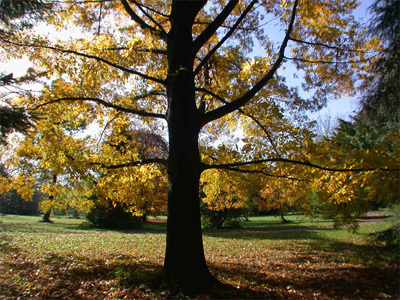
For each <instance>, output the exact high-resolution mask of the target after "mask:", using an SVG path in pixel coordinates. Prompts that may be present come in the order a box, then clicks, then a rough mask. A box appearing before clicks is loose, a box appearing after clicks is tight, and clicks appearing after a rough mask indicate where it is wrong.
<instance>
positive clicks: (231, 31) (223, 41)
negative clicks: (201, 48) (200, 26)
mask: <svg viewBox="0 0 400 300" xmlns="http://www.w3.org/2000/svg"><path fill="white" fill-rule="evenodd" d="M256 2H257V0H253V1H252V2H251V3H250V4H249V5H248V6H247V7H246V9H245V10H244V12H243V13H242V14H241V16H240V17H239V19H238V20H237V21H236V23H235V24H234V25H233V27H232V28H231V29H230V30H229V31H228V32H227V33H226V34H225V36H224V37H223V38H222V39H221V40H220V41H219V42H218V44H217V45H215V47H214V48H212V49H211V51H210V52H208V53H207V55H206V56H205V57H204V59H203V60H202V61H201V62H200V64H199V65H198V66H197V67H196V69H195V71H194V74H197V73H199V72H200V70H201V69H202V68H203V66H204V65H205V64H206V63H207V61H208V60H209V59H210V57H211V56H212V55H213V54H214V53H215V52H216V51H217V50H218V49H219V48H220V47H221V46H222V45H223V43H225V41H226V40H227V39H228V38H229V37H230V36H231V35H232V34H233V33H234V32H235V30H236V29H237V28H238V26H239V24H240V23H241V22H242V21H243V19H244V18H245V17H246V15H247V14H248V13H249V12H250V10H251V9H252V8H253V6H254V5H255V4H256ZM212 24H213V23H211V24H210V26H211V25H212ZM199 37H200V36H199ZM207 40H208V39H207Z"/></svg>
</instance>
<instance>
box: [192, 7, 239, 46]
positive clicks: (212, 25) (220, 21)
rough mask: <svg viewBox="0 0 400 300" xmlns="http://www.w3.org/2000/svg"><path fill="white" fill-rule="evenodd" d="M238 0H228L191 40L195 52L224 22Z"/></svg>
mask: <svg viewBox="0 0 400 300" xmlns="http://www.w3.org/2000/svg"><path fill="white" fill-rule="evenodd" d="M238 2H239V1H238V0H232V1H229V2H228V4H227V5H226V6H225V7H224V9H223V10H222V11H221V13H220V14H219V15H218V16H217V17H216V18H215V19H214V20H213V21H212V22H211V23H210V25H208V26H207V28H206V29H205V30H204V31H203V32H202V33H201V34H200V35H199V36H198V37H197V38H196V40H195V41H194V42H193V51H194V53H197V51H199V49H200V48H201V47H203V45H204V44H205V43H206V42H207V41H208V40H209V39H210V38H211V37H212V35H213V34H214V33H215V32H216V31H217V30H218V28H219V27H220V26H221V25H222V24H223V23H224V22H225V20H226V19H227V18H228V16H229V15H230V13H231V12H232V10H233V9H234V8H235V6H236V5H237V4H238Z"/></svg>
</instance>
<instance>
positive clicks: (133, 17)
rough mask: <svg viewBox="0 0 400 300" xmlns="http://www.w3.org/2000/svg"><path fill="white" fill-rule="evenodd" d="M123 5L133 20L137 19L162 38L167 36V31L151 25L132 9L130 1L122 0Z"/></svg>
mask: <svg viewBox="0 0 400 300" xmlns="http://www.w3.org/2000/svg"><path fill="white" fill-rule="evenodd" d="M121 3H122V5H123V6H124V8H125V11H126V12H127V13H128V14H129V16H130V17H131V19H132V20H133V21H135V22H136V23H137V24H139V26H140V27H141V28H142V29H148V30H150V32H152V33H154V34H156V35H158V36H159V37H160V38H162V39H164V38H165V37H166V33H165V31H164V32H163V31H160V30H157V29H156V28H154V27H152V26H150V25H149V24H147V23H146V22H145V21H144V20H143V19H142V18H140V17H139V16H138V15H137V14H136V13H135V11H134V10H133V9H132V7H131V6H130V5H129V3H128V2H127V1H126V0H121Z"/></svg>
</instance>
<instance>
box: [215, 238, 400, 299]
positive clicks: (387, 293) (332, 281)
mask: <svg viewBox="0 0 400 300" xmlns="http://www.w3.org/2000/svg"><path fill="white" fill-rule="evenodd" d="M315 244H318V243H317V242H315ZM329 246H330V247H328V248H327V249H325V250H322V248H320V249H319V251H320V252H321V253H319V255H318V254H315V253H314V254H310V253H309V252H307V251H306V252H303V253H301V251H300V253H299V254H298V255H294V256H292V257H291V258H289V259H286V260H281V261H279V260H278V261H276V260H274V259H271V260H266V261H267V263H265V265H260V262H257V263H255V264H251V263H250V264H249V263H247V262H243V263H242V262H236V263H235V262H234V263H232V262H225V263H222V264H215V263H214V264H212V265H211V266H210V267H211V270H212V272H213V274H215V275H216V276H217V277H218V278H226V279H227V280H229V281H230V282H237V283H238V287H239V286H243V287H245V288H246V289H248V290H253V291H254V292H258V293H259V294H261V295H263V297H259V298H256V299H399V297H400V284H399V278H400V277H399V276H400V274H399V263H398V262H394V261H392V262H390V260H387V261H385V262H381V261H380V258H381V255H382V251H385V250H384V249H382V247H370V246H358V245H352V246H349V245H347V244H345V243H335V244H333V245H329ZM343 249H346V251H343ZM342 252H343V253H342ZM315 255H317V256H315ZM351 257H353V259H351ZM353 260H354V261H359V263H357V264H355V265H353V264H352V262H353ZM360 261H361V262H360Z"/></svg>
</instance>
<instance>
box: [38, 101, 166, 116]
mask: <svg viewBox="0 0 400 300" xmlns="http://www.w3.org/2000/svg"><path fill="white" fill-rule="evenodd" d="M62 101H72V102H73V101H92V102H96V103H99V104H102V105H104V106H106V107H110V108H113V109H115V110H117V111H122V112H127V113H131V114H135V115H138V116H142V117H151V118H160V119H165V118H166V117H165V115H164V114H157V113H151V112H147V111H143V110H136V109H131V108H126V107H123V106H120V105H116V104H113V103H110V102H107V101H104V100H102V99H99V98H91V97H66V98H58V99H54V100H51V101H48V102H46V103H43V104H40V105H38V106H36V107H35V108H34V109H33V110H37V109H39V108H40V107H43V106H45V105H49V104H53V103H58V102H62Z"/></svg>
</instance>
